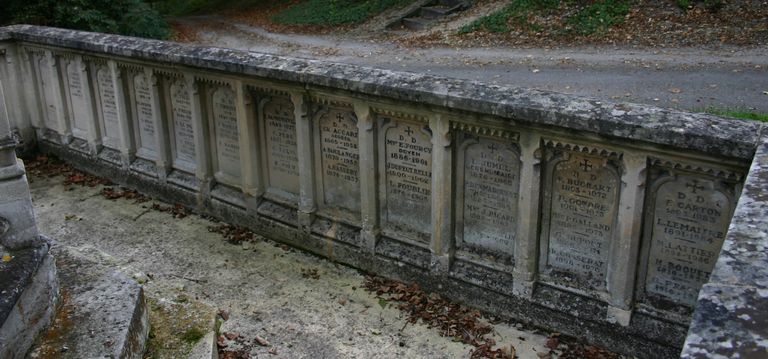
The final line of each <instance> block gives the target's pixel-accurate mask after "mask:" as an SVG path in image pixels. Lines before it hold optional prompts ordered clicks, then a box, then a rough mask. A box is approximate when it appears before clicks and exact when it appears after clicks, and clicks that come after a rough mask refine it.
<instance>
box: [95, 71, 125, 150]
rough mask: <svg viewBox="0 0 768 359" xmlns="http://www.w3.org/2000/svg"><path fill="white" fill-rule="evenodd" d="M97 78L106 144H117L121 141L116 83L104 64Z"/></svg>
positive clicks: (97, 72) (97, 73)
mask: <svg viewBox="0 0 768 359" xmlns="http://www.w3.org/2000/svg"><path fill="white" fill-rule="evenodd" d="M96 80H97V82H98V85H99V99H100V101H101V118H102V121H104V137H106V139H107V141H105V144H111V145H112V146H116V145H117V144H118V143H120V142H119V141H120V122H119V119H118V115H117V98H116V97H115V84H114V82H113V81H112V72H111V71H110V70H109V68H107V67H105V66H102V67H100V68H99V69H98V71H96Z"/></svg>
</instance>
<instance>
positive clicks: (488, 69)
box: [183, 17, 768, 113]
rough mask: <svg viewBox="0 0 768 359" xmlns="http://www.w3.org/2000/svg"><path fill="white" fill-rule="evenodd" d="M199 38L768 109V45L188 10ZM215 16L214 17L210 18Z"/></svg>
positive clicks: (599, 93)
mask: <svg viewBox="0 0 768 359" xmlns="http://www.w3.org/2000/svg"><path fill="white" fill-rule="evenodd" d="M183 21H184V22H185V23H186V24H187V25H193V26H194V25H195V24H196V22H199V23H205V24H206V26H204V27H200V30H199V33H198V43H200V44H204V45H210V46H219V47H231V48H238V49H246V50H251V51H257V52H264V53H271V54H277V55H284V56H293V57H302V58H310V59H320V60H326V61H333V62H343V63H350V64H356V65H362V66H370V67H378V68H385V69H392V70H401V71H411V72H420V73H430V74H434V75H438V76H446V77H454V78H462V79H469V80H478V81H482V82H486V83H493V84H499V85H508V86H515V87H527V88H536V89H543V90H551V91H557V92H562V93H569V94H575V95H580V96H587V97H594V98H599V99H604V100H610V101H618V102H635V103H645V104H652V105H656V106H660V107H672V108H679V109H683V110H693V111H703V110H704V109H706V108H709V107H714V108H718V109H738V110H744V111H751V112H761V113H768V49H766V48H757V49H742V48H731V49H720V50H705V49H695V48H684V49H669V48H666V49H633V48H605V47H603V48H568V49H503V48H462V49H451V48H432V49H412V48H404V47H401V46H397V45H396V44H393V43H391V42H387V41H381V40H370V39H365V38H360V37H359V36H358V37H347V36H343V35H342V36H311V35H297V34H279V33H270V32H268V31H266V30H264V29H261V28H258V27H253V26H249V25H246V24H241V23H232V22H231V21H230V20H225V19H223V18H217V17H201V18H187V19H184V20H183ZM212 24H213V25H212Z"/></svg>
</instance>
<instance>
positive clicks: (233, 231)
mask: <svg viewBox="0 0 768 359" xmlns="http://www.w3.org/2000/svg"><path fill="white" fill-rule="evenodd" d="M208 232H211V233H218V234H221V237H222V239H224V240H225V241H227V242H228V243H231V244H242V243H243V242H256V238H257V237H256V234H255V233H253V232H251V231H250V230H249V229H247V228H245V227H240V226H235V225H231V224H226V223H225V224H220V225H217V226H208Z"/></svg>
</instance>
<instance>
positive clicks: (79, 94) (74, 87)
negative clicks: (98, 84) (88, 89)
mask: <svg viewBox="0 0 768 359" xmlns="http://www.w3.org/2000/svg"><path fill="white" fill-rule="evenodd" d="M81 66H82V65H81V64H80V63H79V62H78V61H75V60H70V61H69V63H68V64H67V81H68V84H67V85H68V86H69V97H70V99H69V102H70V104H71V106H72V117H73V119H72V124H73V126H72V135H73V136H75V137H77V138H79V139H81V140H85V139H87V133H88V121H90V119H91V116H92V112H91V107H90V104H89V103H88V101H87V100H86V97H85V93H84V91H85V88H84V86H83V85H84V81H87V80H86V79H83V76H82V68H81Z"/></svg>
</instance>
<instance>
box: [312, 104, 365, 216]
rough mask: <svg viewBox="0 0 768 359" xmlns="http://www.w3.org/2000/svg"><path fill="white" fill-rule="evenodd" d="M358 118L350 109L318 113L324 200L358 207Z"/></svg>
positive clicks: (334, 205)
mask: <svg viewBox="0 0 768 359" xmlns="http://www.w3.org/2000/svg"><path fill="white" fill-rule="evenodd" d="M356 122H357V120H356V118H355V114H354V112H352V111H351V110H344V109H337V108H330V109H328V110H327V111H325V112H323V113H322V114H321V115H320V119H319V127H320V161H321V166H320V167H321V169H322V174H323V179H322V183H323V191H322V196H323V198H324V202H325V203H324V204H325V205H326V206H329V207H340V208H343V209H346V210H348V211H350V212H359V211H360V178H359V175H358V172H359V171H360V167H359V164H358V161H359V159H360V153H359V150H358V141H357V124H356Z"/></svg>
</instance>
